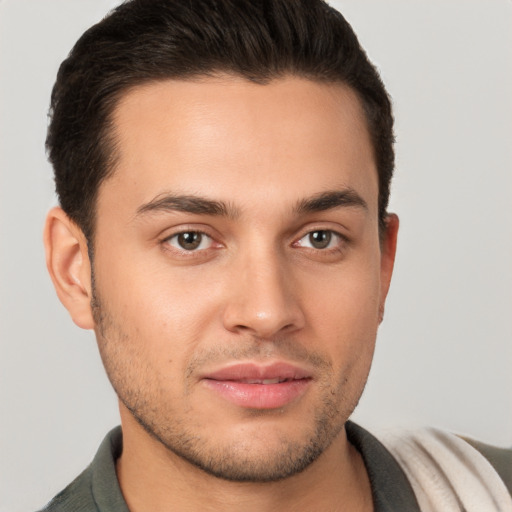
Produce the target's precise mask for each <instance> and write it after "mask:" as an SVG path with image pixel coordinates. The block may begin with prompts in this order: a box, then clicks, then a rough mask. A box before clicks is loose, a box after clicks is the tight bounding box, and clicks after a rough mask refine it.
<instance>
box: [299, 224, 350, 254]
mask: <svg viewBox="0 0 512 512" xmlns="http://www.w3.org/2000/svg"><path fill="white" fill-rule="evenodd" d="M343 243H344V238H343V236H342V235H340V234H339V233H336V231H331V230H330V229H317V230H316V231H310V232H309V233H306V234H305V235H304V236H303V237H302V238H301V239H300V240H297V242H295V244H294V245H295V246H296V247H306V248H309V249H316V250H319V251H321V250H325V249H334V248H336V247H341V246H342V245H343Z"/></svg>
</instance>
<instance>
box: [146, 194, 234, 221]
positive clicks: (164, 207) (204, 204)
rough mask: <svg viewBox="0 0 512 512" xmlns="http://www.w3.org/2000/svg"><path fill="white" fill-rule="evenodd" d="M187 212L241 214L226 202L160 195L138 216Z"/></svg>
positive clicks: (227, 215) (216, 214) (223, 214)
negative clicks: (153, 213)
mask: <svg viewBox="0 0 512 512" xmlns="http://www.w3.org/2000/svg"><path fill="white" fill-rule="evenodd" d="M172 211H178V212H186V213H195V214H198V215H212V216H219V217H230V218H235V217H238V216H239V214H240V212H239V211H238V209H237V208H235V207H234V206H233V205H230V204H228V203H225V202H224V201H215V200H212V199H206V198H203V197H198V196H194V195H175V194H160V195H158V196H157V197H155V198H154V199H152V200H151V201H149V202H148V203H145V204H143V205H142V206H139V208H137V215H143V214H145V213H150V212H172Z"/></svg>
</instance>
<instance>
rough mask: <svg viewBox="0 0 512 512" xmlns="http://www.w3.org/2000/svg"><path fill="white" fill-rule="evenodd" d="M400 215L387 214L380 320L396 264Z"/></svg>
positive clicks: (382, 252)
mask: <svg viewBox="0 0 512 512" xmlns="http://www.w3.org/2000/svg"><path fill="white" fill-rule="evenodd" d="M398 227H399V220H398V216H397V215H395V214H394V213H390V214H388V215H387V216H386V232H385V233H384V236H383V239H382V243H381V262H380V275H381V296H380V306H379V321H380V322H382V319H383V318H384V305H385V303H386V297H387V294H388V291H389V285H390V284H391V276H392V274H393V266H394V264H395V256H396V243H397V239H398Z"/></svg>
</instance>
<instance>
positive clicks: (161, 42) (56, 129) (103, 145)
mask: <svg viewBox="0 0 512 512" xmlns="http://www.w3.org/2000/svg"><path fill="white" fill-rule="evenodd" d="M219 73H228V74H232V75H235V76H239V77H242V78H245V79H246V80H249V81H252V82H255V83H259V84H265V83H268V82H270V81H272V80H275V79H278V78H280V77H284V76H287V75H291V76H297V77H302V78H306V79H309V80H313V81H316V82H320V83H342V84H346V85H348V86H349V87H350V88H352V89H353V90H354V91H355V92H356V94H357V95H358V98H359V100H360V101H361V104H362V106H363V109H364V113H365V120H366V123H367V127H368V131H369V133H370V137H371V141H372V150H373V152H374V158H375V162H376V166H377V172H378V179H379V198H378V201H379V222H380V228H381V230H382V229H384V228H385V222H384V220H385V215H386V208H387V204H388V198H389V189H390V181H391V177H392V173H393V167H394V151H393V140H394V138H393V117H392V111H391V104H390V101H389V98H388V96H387V94H386V91H385V88H384V85H383V84H382V81H381V80H380V77H379V75H378V73H377V71H376V69H375V68H374V66H373V65H372V64H371V63H370V62H369V60H368V58H367V56H366V54H365V52H364V50H363V49H362V48H361V47H360V45H359V43H358V40H357V38H356V35H355V34H354V32H353V31H352V28H351V27H350V25H349V24H348V22H347V21H346V20H345V19H344V18H343V16H342V15H341V14H340V13H339V12H338V11H336V10H335V9H333V8H331V7H330V6H329V5H327V4H326V3H325V2H323V1H316V0H315V1H310V0H279V1H271V2H270V1H269V2H263V1H262V2H251V1H249V0H247V1H210V0H208V1H203V0H197V1H194V2H180V1H170V0H153V1H147V0H132V1H129V2H126V3H124V4H122V5H121V6H120V7H118V8H117V9H116V10H114V11H113V12H112V13H111V14H110V15H109V16H107V17H106V18H105V19H103V20H102V21H101V22H100V23H98V24H97V25H95V26H93V27H92V28H90V29H89V30H88V31H87V32H85V33H84V34H83V36H82V37H81V38H80V39H79V41H78V42H77V43H76V44H75V46H74V48H73V49H72V51H71V53H70V54H69V56H68V58H67V59H66V60H65V61H64V62H63V63H62V65H61V67H60V70H59V73H58V76H57V81H56V84H55V86H54V89H53V93H52V101H51V108H50V120H51V122H50V126H49V130H48V138H47V149H48V153H49V158H50V161H51V163H52V164H53V167H54V172H55V183H56V190H57V194H58V197H59V201H60V204H61V206H62V208H63V209H64V211H65V212H66V213H67V215H68V216H69V217H70V218H71V219H72V220H73V221H74V222H75V223H76V224H77V225H78V226H79V227H80V228H81V229H82V231H83V232H84V234H85V236H86V237H87V240H88V242H89V244H90V246H91V248H92V244H93V241H94V236H93V234H94V226H95V212H96V198H97V194H98V190H99V187H100V185H101V183H102V182H103V180H105V179H106V178H108V177H109V176H110V175H111V174H113V173H114V172H115V168H116V139H115V133H114V131H113V129H112V116H113V113H114V111H115V108H116V106H117V104H118V102H119V101H120V99H121V98H122V97H123V95H125V94H126V93H127V91H129V90H130V89H132V88H133V87H135V86H137V85H142V84H145V83H151V82H157V81H162V80H166V79H178V80H179V79H181V80H186V79H193V78H195V77H206V76H215V75H217V74H219Z"/></svg>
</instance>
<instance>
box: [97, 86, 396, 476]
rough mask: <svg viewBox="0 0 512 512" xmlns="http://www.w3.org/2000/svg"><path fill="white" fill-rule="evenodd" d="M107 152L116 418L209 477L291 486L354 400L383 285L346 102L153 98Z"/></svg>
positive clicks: (251, 93) (106, 328)
mask: <svg viewBox="0 0 512 512" xmlns="http://www.w3.org/2000/svg"><path fill="white" fill-rule="evenodd" d="M115 134H116V136H117V144H118V146H117V148H118V157H119V158H118V161H117V167H116V171H115V173H114V175H113V177H111V178H109V179H108V180H107V181H105V182H104V183H103V184H102V185H101V188H100V191H99V197H98V204H97V225H96V234H95V259H94V277H95V291H94V293H95V303H96V305H95V307H94V316H95V322H96V335H97V338H98V344H99V348H100V351H101V354H102V358H103V361H104V364H105V367H106V370H107V372H108V375H109V377H110V380H111V381H112V384H113V386H114V388H115V390H116V392H117V394H118V396H119V398H120V400H121V402H122V404H123V405H122V409H123V408H126V409H124V410H125V413H126V411H127V410H129V411H131V414H132V415H133V416H134V417H135V418H136V419H137V421H138V423H140V424H141V425H143V426H144V428H145V429H146V431H147V432H149V433H150V434H152V436H153V437H155V438H156V439H158V440H159V441H160V442H161V443H162V445H164V446H165V447H167V448H169V449H170V451H169V452H168V453H169V456H171V457H174V456H175V454H178V455H179V456H181V457H183V458H185V459H186V460H188V461H190V462H193V463H194V464H196V465H198V466H200V467H202V468H203V469H205V470H207V471H208V472H210V473H212V474H215V475H217V476H220V477H223V478H228V479H234V480H251V481H265V480H274V479H278V478H283V477H285V476H288V475H291V474H293V473H295V472H297V471H301V470H302V469H304V468H305V467H306V466H307V465H308V464H309V463H310V462H312V461H313V460H315V459H316V458H317V457H318V456H319V455H320V454H322V453H323V452H324V451H325V450H327V449H328V448H329V446H333V442H334V445H335V442H336V440H337V439H338V438H339V434H340V432H342V430H343V425H344V423H345V421H346V420H347V418H348V417H349V415H350V414H351V412H352V410H353V409H354V407H355V405H356V403H357V401H358V399H359V397H360V395H361V393H362V390H363V387H364V384H365V381H366V378H367V374H368V371H369V367H370V362H371V359H372V354H373V349H374V342H375V336H376V331H377V326H378V324H379V317H380V313H381V308H382V306H383V302H384V299H385V295H386V292H387V286H388V284H389V278H390V273H391V264H390V261H389V260H390V259H391V260H392V255H391V256H386V255H384V256H382V251H381V247H380V245H379V236H378V218H377V195H378V184H377V171H376V167H375V162H374V158H373V153H372V148H371V144H370V140H369V135H368V132H367V128H366V125H365V121H364V115H363V112H362V109H361V106H360V103H359V101H358V99H357V97H356V95H355V94H354V93H353V92H352V91H351V90H350V89H348V88H347V87H344V86H342V85H333V84H330V85H327V84H319V83H315V82H311V81H307V80H303V79H297V78H287V79H279V80H275V81H273V82H271V83H270V84H268V85H257V84H253V83H250V82H248V81H245V80H243V79H240V78H234V77H221V78H218V79H211V78H210V79H203V80H196V81H188V82H186V81H166V82H161V83H154V84H150V85H147V86H144V87H140V88H137V89H134V90H131V91H130V92H129V93H127V95H126V96H125V97H124V98H123V99H122V101H121V102H120V104H119V106H118V108H117V110H116V115H115ZM384 246H385V244H384ZM384 252H385V251H384Z"/></svg>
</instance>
